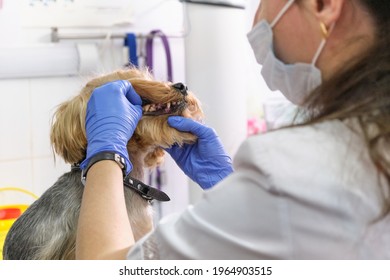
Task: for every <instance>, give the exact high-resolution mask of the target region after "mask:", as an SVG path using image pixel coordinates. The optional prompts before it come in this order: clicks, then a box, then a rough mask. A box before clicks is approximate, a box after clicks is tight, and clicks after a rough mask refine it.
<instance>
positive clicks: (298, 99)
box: [247, 0, 326, 105]
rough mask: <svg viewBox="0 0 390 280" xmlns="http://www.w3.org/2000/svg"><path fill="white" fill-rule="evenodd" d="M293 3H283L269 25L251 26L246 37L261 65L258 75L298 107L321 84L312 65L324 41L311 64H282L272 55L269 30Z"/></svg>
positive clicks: (319, 74) (271, 37)
mask: <svg viewBox="0 0 390 280" xmlns="http://www.w3.org/2000/svg"><path fill="white" fill-rule="evenodd" d="M293 2H294V0H290V1H289V2H287V4H286V5H285V6H284V8H283V9H282V10H281V11H280V12H279V14H278V15H277V16H276V18H275V19H274V21H273V22H272V23H271V24H268V22H267V21H266V20H262V21H260V22H259V23H257V24H256V25H255V26H254V28H253V29H252V30H251V31H250V32H249V33H248V35H247V36H248V40H249V43H250V45H251V47H252V49H253V52H254V54H255V57H256V60H257V62H258V63H259V64H261V65H262V66H263V67H262V70H261V74H262V76H263V78H264V80H265V82H266V83H267V85H268V87H269V88H270V89H271V90H280V91H281V92H282V93H283V95H284V96H285V97H286V98H287V99H288V100H290V101H291V102H292V103H294V104H296V105H301V104H302V103H303V102H304V101H305V98H306V97H307V96H308V95H309V94H310V93H311V92H312V91H313V90H314V89H315V88H316V87H318V86H319V85H321V82H322V79H321V71H320V70H319V69H318V68H317V67H316V66H315V63H316V62H317V59H318V57H319V55H320V53H321V52H322V50H323V48H324V46H325V42H326V41H325V39H324V40H322V42H321V44H320V46H319V48H318V50H317V52H316V54H315V56H314V58H313V60H312V63H311V64H308V63H295V64H285V63H284V62H282V61H281V60H279V59H278V58H277V57H276V56H275V53H274V51H273V32H272V27H274V26H275V24H276V23H277V22H278V20H279V19H280V18H281V17H282V15H283V14H284V13H285V12H286V11H287V9H288V8H289V7H290V6H291V5H292V4H293Z"/></svg>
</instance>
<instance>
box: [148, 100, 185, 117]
mask: <svg viewBox="0 0 390 280" xmlns="http://www.w3.org/2000/svg"><path fill="white" fill-rule="evenodd" d="M142 103H143V106H142V111H143V115H145V116H158V115H167V114H176V113H179V112H181V111H183V110H184V109H185V108H186V106H187V103H186V102H185V101H184V100H181V101H172V102H168V103H158V104H154V103H150V101H148V100H146V99H142ZM144 104H145V105H144Z"/></svg>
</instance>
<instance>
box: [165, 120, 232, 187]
mask: <svg viewBox="0 0 390 280" xmlns="http://www.w3.org/2000/svg"><path fill="white" fill-rule="evenodd" d="M168 124H169V125H170V126H171V127H173V128H176V129H177V130H179V131H183V132H190V133H192V134H194V135H196V136H197V137H198V140H197V142H196V143H194V144H191V145H189V144H185V145H183V146H182V147H180V146H178V145H174V146H172V147H171V148H169V149H167V150H166V151H167V152H168V153H169V154H170V155H171V156H172V158H173V159H174V160H175V161H176V163H177V165H178V166H179V167H180V168H181V169H182V170H183V172H184V173H185V174H186V175H187V176H188V177H190V178H191V179H192V180H193V181H195V182H196V183H197V184H199V185H200V186H201V187H202V189H208V188H211V187H213V186H214V185H215V184H217V183H218V182H219V181H221V180H222V179H224V178H225V177H226V176H228V175H229V174H230V173H232V172H233V167H232V160H231V158H230V157H229V156H228V155H227V154H226V152H225V149H224V147H223V146H222V143H221V140H220V139H219V137H218V136H217V134H216V133H215V131H214V129H212V128H210V127H208V126H205V125H203V124H201V123H198V122H196V121H194V120H192V119H188V118H183V117H179V116H173V117H169V118H168Z"/></svg>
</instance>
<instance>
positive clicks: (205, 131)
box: [168, 116, 215, 138]
mask: <svg viewBox="0 0 390 280" xmlns="http://www.w3.org/2000/svg"><path fill="white" fill-rule="evenodd" d="M168 124H169V125H170V126H171V127H173V128H175V129H177V130H179V131H182V132H190V133H192V134H194V135H196V136H198V138H208V137H210V136H211V135H215V132H214V130H213V129H212V128H210V127H208V126H206V125H204V124H201V123H199V122H197V121H194V120H192V119H189V118H184V117H180V116H172V117H169V118H168Z"/></svg>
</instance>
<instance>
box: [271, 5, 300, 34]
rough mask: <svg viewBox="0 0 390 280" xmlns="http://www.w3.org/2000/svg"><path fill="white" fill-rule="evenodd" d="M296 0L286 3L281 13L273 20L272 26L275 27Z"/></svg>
mask: <svg viewBox="0 0 390 280" xmlns="http://www.w3.org/2000/svg"><path fill="white" fill-rule="evenodd" d="M294 1H295V0H289V1H288V2H287V3H286V5H285V6H284V7H283V8H282V9H281V10H280V12H279V14H277V16H276V17H275V18H274V20H273V21H272V22H271V24H270V26H271V28H274V26H275V25H276V23H277V22H278V21H279V20H280V18H281V17H282V16H283V15H284V14H285V13H286V12H287V10H288V9H289V8H290V7H291V5H292V4H293V3H294Z"/></svg>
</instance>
